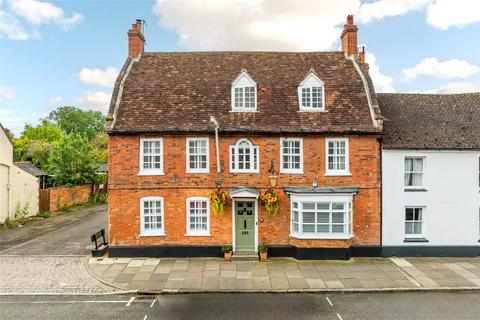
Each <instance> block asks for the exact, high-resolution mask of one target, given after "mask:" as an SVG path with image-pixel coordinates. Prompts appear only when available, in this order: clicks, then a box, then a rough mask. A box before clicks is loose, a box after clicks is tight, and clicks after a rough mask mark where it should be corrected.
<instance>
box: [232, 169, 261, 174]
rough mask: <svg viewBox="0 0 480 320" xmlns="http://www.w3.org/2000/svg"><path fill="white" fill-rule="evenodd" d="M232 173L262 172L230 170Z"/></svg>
mask: <svg viewBox="0 0 480 320" xmlns="http://www.w3.org/2000/svg"><path fill="white" fill-rule="evenodd" d="M230 173H260V171H236V170H230Z"/></svg>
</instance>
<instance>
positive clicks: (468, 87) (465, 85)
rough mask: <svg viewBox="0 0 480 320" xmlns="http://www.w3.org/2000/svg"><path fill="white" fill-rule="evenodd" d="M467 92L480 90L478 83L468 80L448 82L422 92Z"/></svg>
mask: <svg viewBox="0 0 480 320" xmlns="http://www.w3.org/2000/svg"><path fill="white" fill-rule="evenodd" d="M467 92H480V83H478V84H475V83H472V82H468V81H464V82H449V83H447V84H446V85H444V86H441V87H440V88H438V89H433V90H427V91H424V93H467Z"/></svg>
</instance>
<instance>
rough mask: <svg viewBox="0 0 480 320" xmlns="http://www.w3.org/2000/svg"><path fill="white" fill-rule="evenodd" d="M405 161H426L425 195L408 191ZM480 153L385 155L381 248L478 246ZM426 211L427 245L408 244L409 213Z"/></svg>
mask: <svg viewBox="0 0 480 320" xmlns="http://www.w3.org/2000/svg"><path fill="white" fill-rule="evenodd" d="M405 156H422V157H425V160H424V161H425V165H424V166H425V189H426V190H427V191H424V192H406V191H404V189H405V188H404V158H405ZM479 157H480V151H421V150H420V151H408V150H382V185H383V187H382V245H384V246H409V245H414V246H419V245H420V246H472V245H479V242H478V241H479V239H480V230H479V229H480V228H479V208H480V187H479V181H478V180H479V176H478V175H479ZM406 206H422V207H425V211H424V236H425V238H426V239H428V241H429V242H425V243H423V242H422V243H418V242H414V243H412V242H404V239H405V207H406Z"/></svg>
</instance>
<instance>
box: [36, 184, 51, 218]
mask: <svg viewBox="0 0 480 320" xmlns="http://www.w3.org/2000/svg"><path fill="white" fill-rule="evenodd" d="M39 191H40V193H39V199H38V206H39V208H38V209H39V210H38V212H40V213H42V212H45V211H50V189H40V190H39Z"/></svg>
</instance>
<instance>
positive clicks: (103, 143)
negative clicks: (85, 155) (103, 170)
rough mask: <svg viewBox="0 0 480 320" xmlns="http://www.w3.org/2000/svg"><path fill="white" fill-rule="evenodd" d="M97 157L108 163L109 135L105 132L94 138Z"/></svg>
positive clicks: (93, 144) (93, 143)
mask: <svg viewBox="0 0 480 320" xmlns="http://www.w3.org/2000/svg"><path fill="white" fill-rule="evenodd" d="M92 146H93V149H94V152H95V157H96V159H97V161H98V162H100V163H107V160H108V159H107V158H108V151H107V149H108V135H107V134H106V133H105V132H101V133H98V134H97V135H96V136H95V137H94V138H93V139H92Z"/></svg>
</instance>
